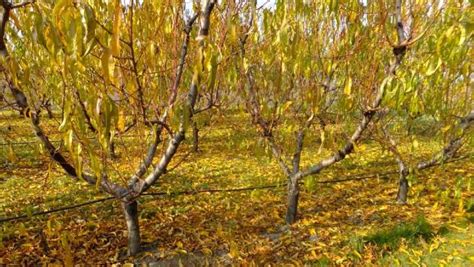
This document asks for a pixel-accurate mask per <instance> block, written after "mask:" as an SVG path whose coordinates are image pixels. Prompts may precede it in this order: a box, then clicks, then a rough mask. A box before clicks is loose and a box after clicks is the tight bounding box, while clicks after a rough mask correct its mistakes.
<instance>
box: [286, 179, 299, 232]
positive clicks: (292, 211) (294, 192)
mask: <svg viewBox="0 0 474 267" xmlns="http://www.w3.org/2000/svg"><path fill="white" fill-rule="evenodd" d="M299 179H300V174H296V175H292V176H291V177H290V179H289V183H288V203H287V205H288V207H287V210H286V223H287V224H293V223H294V222H296V216H297V215H298V199H299V195H300V191H299V185H298V180H299Z"/></svg>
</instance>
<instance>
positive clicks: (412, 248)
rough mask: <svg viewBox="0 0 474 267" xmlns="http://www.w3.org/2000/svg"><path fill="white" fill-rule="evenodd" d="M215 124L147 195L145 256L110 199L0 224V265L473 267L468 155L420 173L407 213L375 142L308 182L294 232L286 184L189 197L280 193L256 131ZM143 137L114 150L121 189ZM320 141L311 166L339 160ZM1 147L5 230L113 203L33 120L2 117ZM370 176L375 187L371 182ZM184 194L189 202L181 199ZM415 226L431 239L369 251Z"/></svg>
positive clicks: (421, 152) (424, 153)
mask: <svg viewBox="0 0 474 267" xmlns="http://www.w3.org/2000/svg"><path fill="white" fill-rule="evenodd" d="M212 124H213V125H212V127H208V128H202V129H201V140H200V141H201V146H200V152H198V153H190V143H191V141H190V140H186V142H185V144H184V146H183V147H181V149H180V151H179V153H178V154H177V155H176V157H175V158H174V160H173V162H172V163H171V165H172V166H176V165H178V167H177V168H176V169H173V168H170V169H171V171H170V172H169V173H168V174H166V175H165V176H164V177H162V178H161V180H160V181H159V183H158V184H156V186H155V187H154V188H153V190H152V191H153V192H164V193H165V194H164V195H161V196H144V197H142V198H141V199H140V201H139V209H140V226H141V235H142V240H143V242H144V243H145V247H146V248H147V250H146V251H145V252H143V253H141V254H140V255H139V256H137V257H135V258H127V257H125V256H124V254H125V249H126V232H125V230H126V229H125V223H124V221H123V218H122V214H121V210H120V207H119V206H120V205H119V203H117V202H116V201H113V200H112V201H105V202H99V203H96V204H93V205H87V206H84V207H80V208H76V209H71V210H67V211H63V212H56V213H51V214H48V215H42V216H29V217H28V218H26V219H21V220H16V221H11V222H3V223H1V224H0V240H1V244H0V265H3V264H7V265H8V264H23V265H28V266H31V265H38V264H40V263H43V264H45V263H54V264H58V265H63V264H69V263H74V264H81V265H92V264H99V263H102V264H126V263H151V265H154V264H155V265H156V264H159V265H161V266H175V265H180V264H182V265H184V266H188V265H199V266H200V265H205V264H210V265H253V264H256V265H262V264H264V263H269V264H276V265H281V264H290V265H302V264H310V265H322V266H325V265H330V266H331V265H363V266H366V265H393V266H397V265H401V266H406V265H413V266H420V265H422V266H423V265H425V266H433V265H435V266H437V265H445V266H467V265H472V264H474V225H473V221H474V219H473V218H474V213H472V211H473V210H474V208H473V207H474V194H473V188H472V186H473V183H474V182H473V178H474V160H473V156H472V153H473V152H474V150H473V148H472V146H469V145H467V146H465V147H464V148H463V151H462V154H463V155H468V156H467V157H466V158H462V159H459V160H456V161H454V162H452V163H446V164H444V165H442V166H437V167H434V168H430V169H427V170H425V171H422V172H419V173H416V174H415V175H414V176H413V177H411V178H410V179H411V180H410V182H411V188H410V199H409V203H408V204H407V205H397V204H395V202H394V198H395V195H396V193H397V175H396V174H386V173H388V172H391V171H396V165H395V162H394V160H393V158H392V157H391V156H390V154H388V153H384V152H383V151H382V150H381V149H380V148H379V145H378V144H377V143H376V142H374V141H371V140H366V141H365V142H363V145H360V146H358V147H357V149H356V150H357V151H356V153H354V154H353V155H351V156H350V157H348V158H347V159H346V160H344V161H343V162H341V163H338V164H336V165H335V166H333V167H331V168H329V169H327V170H325V171H323V172H322V173H320V174H319V175H317V176H315V177H312V178H308V179H306V180H305V181H304V182H305V184H304V186H302V193H301V194H300V206H299V207H300V208H299V220H298V222H297V223H296V224H294V225H292V226H290V227H287V226H285V225H284V215H285V199H286V196H285V187H283V186H280V187H275V188H270V189H257V190H247V191H236V192H215V193H209V192H207V193H189V192H193V191H206V190H208V189H231V188H246V187H261V186H266V185H276V184H281V183H284V182H285V178H284V177H283V175H282V173H281V172H280V170H279V168H278V166H277V165H276V164H275V162H274V161H273V160H272V159H271V158H270V157H269V156H268V153H266V152H265V151H264V149H263V148H261V144H260V141H258V138H257V133H256V132H255V130H254V128H253V127H252V126H251V125H249V123H248V120H246V119H245V118H243V117H241V116H233V117H227V118H224V117H219V116H218V117H216V118H214V119H213V121H212ZM57 125H58V121H57V120H54V119H53V120H52V121H49V122H48V123H47V128H48V130H49V132H53V134H52V136H53V137H52V139H55V140H60V138H59V137H57V136H56V134H54V132H57ZM143 135H144V130H139V129H138V130H136V131H135V132H133V133H131V134H130V136H129V137H121V138H119V139H118V142H117V143H118V145H117V154H118V156H119V158H118V159H116V160H115V161H114V162H111V166H112V167H111V173H112V174H113V175H115V176H116V177H118V178H116V179H121V178H120V177H127V176H128V175H129V174H131V173H132V172H133V170H134V169H133V167H134V166H137V165H138V163H139V161H140V155H142V153H143V150H144V146H143V145H142V146H140V145H138V144H141V142H142V140H143V139H144V138H142V136H143ZM318 136H319V132H318V131H317V130H316V129H315V130H314V135H310V136H309V137H308V140H307V142H308V144H309V148H308V149H307V150H305V153H304V154H303V165H304V166H308V164H309V163H311V162H316V161H317V160H319V159H321V158H322V157H323V156H324V155H329V154H330V153H331V151H332V150H331V149H326V150H324V151H322V153H321V154H318V153H317V151H318V147H319V141H318V140H319V139H318ZM55 137H57V138H55ZM401 141H402V147H401V149H402V151H403V153H404V154H405V155H407V158H408V160H409V161H410V163H412V164H413V163H415V162H417V161H418V160H420V159H423V158H425V159H426V158H427V157H428V155H430V154H431V153H433V152H434V151H437V150H439V149H440V148H441V142H440V141H439V140H434V139H433V138H431V137H430V136H429V134H427V135H421V134H420V135H419V136H416V141H415V142H414V141H413V140H410V141H408V140H401ZM0 143H2V145H1V147H0V200H1V201H0V219H1V218H7V217H14V216H18V215H23V214H27V215H31V214H34V213H35V212H39V211H44V210H50V209H54V208H59V207H64V206H70V205H76V204H80V203H83V202H87V201H91V200H94V199H100V198H103V197H105V195H103V194H101V193H100V192H98V191H97V189H96V188H95V187H90V186H88V185H86V184H83V183H81V182H77V181H75V180H72V179H70V178H68V177H66V176H65V175H64V173H63V172H62V171H61V170H60V169H59V168H58V167H57V166H56V165H55V164H52V163H51V162H50V160H49V159H48V158H47V157H46V156H45V155H44V154H42V153H41V149H40V148H39V145H38V144H37V143H36V140H35V139H34V136H33V135H32V133H31V131H30V130H29V128H28V122H27V120H25V119H23V118H19V117H18V116H15V115H2V114H0ZM327 147H330V146H329V145H328V146H327ZM414 150H416V151H417V153H412V152H413V151H414ZM366 176H371V177H369V178H365V179H363V178H364V177H366ZM341 180H343V181H341ZM334 181H339V182H334ZM181 191H186V192H188V194H178V193H176V192H181ZM420 218H424V219H425V220H426V223H427V224H428V225H429V226H430V230H429V231H430V234H429V236H430V238H424V239H423V238H421V237H418V235H413V236H410V237H405V238H401V239H400V240H398V239H397V244H396V245H394V246H392V245H387V244H381V243H376V242H369V241H368V240H370V238H369V237H370V236H373V235H374V234H376V233H378V232H380V231H381V230H384V231H385V232H390V231H392V229H396V227H397V225H400V224H404V225H411V224H414V223H415V222H416V221H417V220H420ZM398 241H399V242H398Z"/></svg>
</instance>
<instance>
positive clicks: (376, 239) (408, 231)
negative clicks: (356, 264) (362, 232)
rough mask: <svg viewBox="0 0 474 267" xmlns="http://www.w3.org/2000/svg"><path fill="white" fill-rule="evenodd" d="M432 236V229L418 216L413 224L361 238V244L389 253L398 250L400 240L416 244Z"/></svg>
mask: <svg viewBox="0 0 474 267" xmlns="http://www.w3.org/2000/svg"><path fill="white" fill-rule="evenodd" d="M434 235H435V232H434V231H433V227H432V226H431V225H430V224H429V223H428V222H427V221H426V219H425V218H424V217H423V216H419V217H418V218H417V219H416V221H414V222H405V223H401V224H400V225H397V226H395V227H393V228H390V229H385V230H381V231H377V232H375V233H373V234H370V235H368V236H366V237H364V238H363V242H365V243H368V244H374V245H377V246H379V247H383V248H384V249H385V250H388V251H391V250H394V249H396V248H398V246H399V245H400V242H401V241H402V240H405V241H406V242H408V243H411V244H416V242H418V241H419V239H420V238H423V239H424V240H426V241H429V240H430V239H431V238H432V237H433V236H434Z"/></svg>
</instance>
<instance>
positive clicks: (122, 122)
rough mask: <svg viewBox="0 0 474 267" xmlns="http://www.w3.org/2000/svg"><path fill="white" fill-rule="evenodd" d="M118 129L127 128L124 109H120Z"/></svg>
mask: <svg viewBox="0 0 474 267" xmlns="http://www.w3.org/2000/svg"><path fill="white" fill-rule="evenodd" d="M117 129H118V130H119V131H120V132H121V131H123V130H124V129H125V114H124V112H123V110H120V111H119V114H118V120H117Z"/></svg>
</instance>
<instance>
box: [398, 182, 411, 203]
mask: <svg viewBox="0 0 474 267" xmlns="http://www.w3.org/2000/svg"><path fill="white" fill-rule="evenodd" d="M407 198H408V180H407V178H406V176H405V175H401V177H400V183H399V185H398V193H397V203H399V204H406V203H407Z"/></svg>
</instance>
